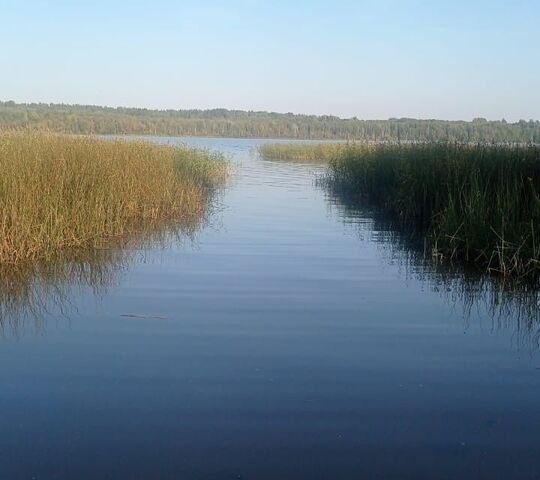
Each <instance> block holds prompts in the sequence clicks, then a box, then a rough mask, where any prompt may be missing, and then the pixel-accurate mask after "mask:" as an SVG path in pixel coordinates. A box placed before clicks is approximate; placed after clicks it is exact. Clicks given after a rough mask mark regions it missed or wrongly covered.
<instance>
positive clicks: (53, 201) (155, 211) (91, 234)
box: [0, 131, 226, 264]
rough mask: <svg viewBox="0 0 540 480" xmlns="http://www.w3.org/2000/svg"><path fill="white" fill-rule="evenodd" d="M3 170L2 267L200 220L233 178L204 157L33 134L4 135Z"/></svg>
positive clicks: (0, 144)
mask: <svg viewBox="0 0 540 480" xmlns="http://www.w3.org/2000/svg"><path fill="white" fill-rule="evenodd" d="M0 168H1V171H2V176H1V177H0V264H19V263H22V262H27V261H35V260H38V259H51V258H53V257H55V256H56V255H57V254H58V253H59V252H61V251H63V250H65V249H73V248H106V247H107V245H108V242H109V241H111V240H112V239H118V238H122V237H127V236H129V235H133V234H135V233H137V232H140V231H142V230H145V229H149V228H153V227H154V226H156V225H158V224H161V223H163V222H178V223H182V222H190V221H193V220H194V219H196V218H198V217H200V216H201V215H203V214H204V212H205V209H206V208H207V205H208V200H209V198H210V195H211V192H212V189H213V188H214V187H215V186H217V185H219V184H220V183H221V182H222V181H223V180H224V178H225V176H226V164H225V162H224V160H223V158H222V157H221V156H219V155H213V154H210V153H208V152H205V151H201V150H195V149H190V148H185V147H171V146H159V145H154V144H150V143H146V142H142V141H125V140H108V139H107V140H105V139H98V138H95V137H72V136H65V135H58V134H53V133H46V132H45V133H44V132H29V131H4V132H0Z"/></svg>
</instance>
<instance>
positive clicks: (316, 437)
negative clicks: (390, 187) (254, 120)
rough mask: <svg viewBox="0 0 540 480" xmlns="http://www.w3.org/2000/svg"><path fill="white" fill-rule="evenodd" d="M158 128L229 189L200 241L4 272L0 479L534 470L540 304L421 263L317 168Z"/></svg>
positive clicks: (247, 143) (539, 408) (248, 143)
mask: <svg viewBox="0 0 540 480" xmlns="http://www.w3.org/2000/svg"><path fill="white" fill-rule="evenodd" d="M153 140H154V141H158V142H164V143H173V144H174V143H187V144H189V145H194V146H200V147H204V148H209V149H211V150H217V151H221V152H223V153H225V154H226V155H227V156H229V158H230V159H231V162H232V163H233V165H234V167H233V175H232V178H231V180H230V182H229V185H228V186H227V187H226V188H225V190H224V191H223V192H220V194H219V195H218V198H217V201H216V205H215V208H214V209H213V212H212V214H211V215H210V216H209V217H208V219H207V220H206V222H205V225H204V226H203V227H202V228H200V229H199V230H198V231H197V232H196V233H194V234H192V235H183V236H178V237H176V236H168V237H167V238H166V239H164V240H163V241H156V242H155V243H154V244H151V245H144V247H141V248H139V249H133V250H132V251H130V252H125V253H122V252H103V253H102V254H99V255H97V256H96V258H93V259H92V260H91V261H89V265H90V266H89V267H85V268H86V269H81V268H78V267H73V268H72V267H70V271H69V272H68V273H66V274H62V275H52V274H47V275H42V276H41V277H40V276H37V277H36V278H35V279H34V280H33V281H30V282H28V281H26V282H25V283H24V285H23V286H22V287H14V286H13V284H12V283H13V282H11V283H10V282H8V281H7V280H6V282H4V285H3V286H2V292H0V302H2V310H1V312H2V315H3V317H2V336H1V337H0V344H1V345H0V379H1V390H0V409H1V410H0V411H1V412H2V420H1V429H0V478H2V479H4V478H5V479H9V480H12V479H33V478H35V479H71V478H77V479H95V478H100V479H105V478H129V479H150V478H152V479H154V478H155V479H157V478H159V479H272V480H274V479H287V478H294V479H357V478H384V479H434V478H444V479H456V478H460V479H469V478H470V479H484V478H485V479H498V478H500V479H509V478H512V479H533V478H540V444H539V440H538V439H539V437H540V356H539V355H538V336H539V334H538V326H537V323H536V318H535V317H534V315H535V308H537V303H535V297H534V295H533V297H532V299H531V298H529V297H528V296H526V295H525V297H526V298H524V297H523V296H519V295H518V296H512V295H509V296H507V295H506V294H505V292H504V291H503V292H501V291H498V290H497V288H496V287H493V286H491V284H490V283H489V282H485V281H484V280H483V279H477V278H476V277H474V275H472V276H471V277H470V278H469V276H468V275H467V274H466V273H465V272H463V273H460V272H459V271H458V272H455V271H445V270H444V269H442V268H439V267H437V266H433V265H430V263H429V262H425V261H423V260H421V258H420V257H421V255H419V254H418V252H415V251H414V250H413V249H412V248H409V247H408V245H407V242H406V241H405V240H404V239H403V238H401V237H400V235H399V233H396V232H394V231H393V230H392V229H391V228H390V227H388V225H387V224H386V223H385V222H384V221H381V220H380V218H379V216H378V214H377V213H376V212H371V211H370V210H369V209H368V208H366V209H355V208H350V207H349V206H346V205H342V204H341V203H340V201H339V199H337V198H335V197H334V196H333V195H331V194H330V193H329V192H326V191H325V189H324V188H323V187H322V186H321V185H320V184H319V183H318V182H317V178H320V177H321V175H322V174H323V173H324V167H323V166H321V165H317V164H309V163H286V162H271V161H264V160H262V159H261V158H259V157H258V155H257V153H256V146H257V145H258V144H259V143H260V142H261V141H258V140H245V139H208V138H207V139H203V138H199V139H196V138H155V139H153ZM270 142H272V141H270Z"/></svg>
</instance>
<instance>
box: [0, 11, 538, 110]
mask: <svg viewBox="0 0 540 480" xmlns="http://www.w3.org/2000/svg"><path fill="white" fill-rule="evenodd" d="M0 45H1V48H0V99H3V100H15V101H24V102H28V101H45V102H64V103H84V104H98V105H111V106H118V105H124V106H144V107H150V108H212V107H226V108H240V109H251V110H273V111H279V112H288V111H291V112H298V113H315V114H335V115H339V116H345V117H352V116H357V117H359V118H388V117H404V116H407V117H420V118H445V119H472V118H473V117H486V118H489V119H500V118H506V119H507V120H512V121H514V120H518V119H521V118H524V119H529V118H534V119H540V59H539V56H540V0H512V1H511V0H507V1H501V0H489V1H488V0H468V1H466V0H452V1H451V0H448V1H437V0H430V1H427V0H356V1H345V0H333V1H317V0H312V1H307V0H288V1H285V0H227V1H217V0H199V1H191V0H190V1H168V0H153V1H139V0H130V1H114V0H110V1H104V0H93V1H90V0H88V1H77V0H70V1H67V0H66V1H54V0H51V1H43V0H17V1H12V0H7V1H6V0H0Z"/></svg>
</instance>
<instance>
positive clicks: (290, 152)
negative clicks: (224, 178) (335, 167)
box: [258, 143, 351, 162]
mask: <svg viewBox="0 0 540 480" xmlns="http://www.w3.org/2000/svg"><path fill="white" fill-rule="evenodd" d="M350 146H351V144H347V143H264V144H262V145H260V146H259V148H258V150H259V154H260V155H261V156H262V157H263V158H264V159H266V160H288V161H300V162H304V161H305V162H308V161H309V162H327V161H329V160H332V159H333V158H336V157H338V156H339V155H341V154H342V153H343V152H344V151H345V150H346V149H347V148H349V147H350Z"/></svg>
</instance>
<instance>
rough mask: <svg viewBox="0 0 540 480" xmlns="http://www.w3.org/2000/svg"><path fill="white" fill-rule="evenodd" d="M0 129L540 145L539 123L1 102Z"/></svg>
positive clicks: (78, 132) (82, 132)
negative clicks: (345, 117) (360, 117)
mask: <svg viewBox="0 0 540 480" xmlns="http://www.w3.org/2000/svg"><path fill="white" fill-rule="evenodd" d="M0 128H37V129H47V130H52V131H57V132H64V133H74V134H139V135H171V136H209V137H210V136H215V137H247V138H291V139H321V140H325V139H327V140H363V141H386V142H434V141H435V142H439V141H451V142H473V143H537V144H538V143H540V121H534V120H529V121H525V120H520V121H519V122H515V123H509V122H506V121H505V120H497V121H488V120H486V119H483V118H477V119H475V120H473V121H471V122H466V121H448V120H417V119H411V118H391V119H388V120H359V119H357V118H350V119H343V118H339V117H335V116H329V115H322V116H315V115H298V114H292V113H272V112H254V111H241V110H226V109H213V110H149V109H144V108H123V107H119V108H111V107H98V106H87V105H64V104H48V103H29V104H20V103H15V102H12V101H7V102H0Z"/></svg>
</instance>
